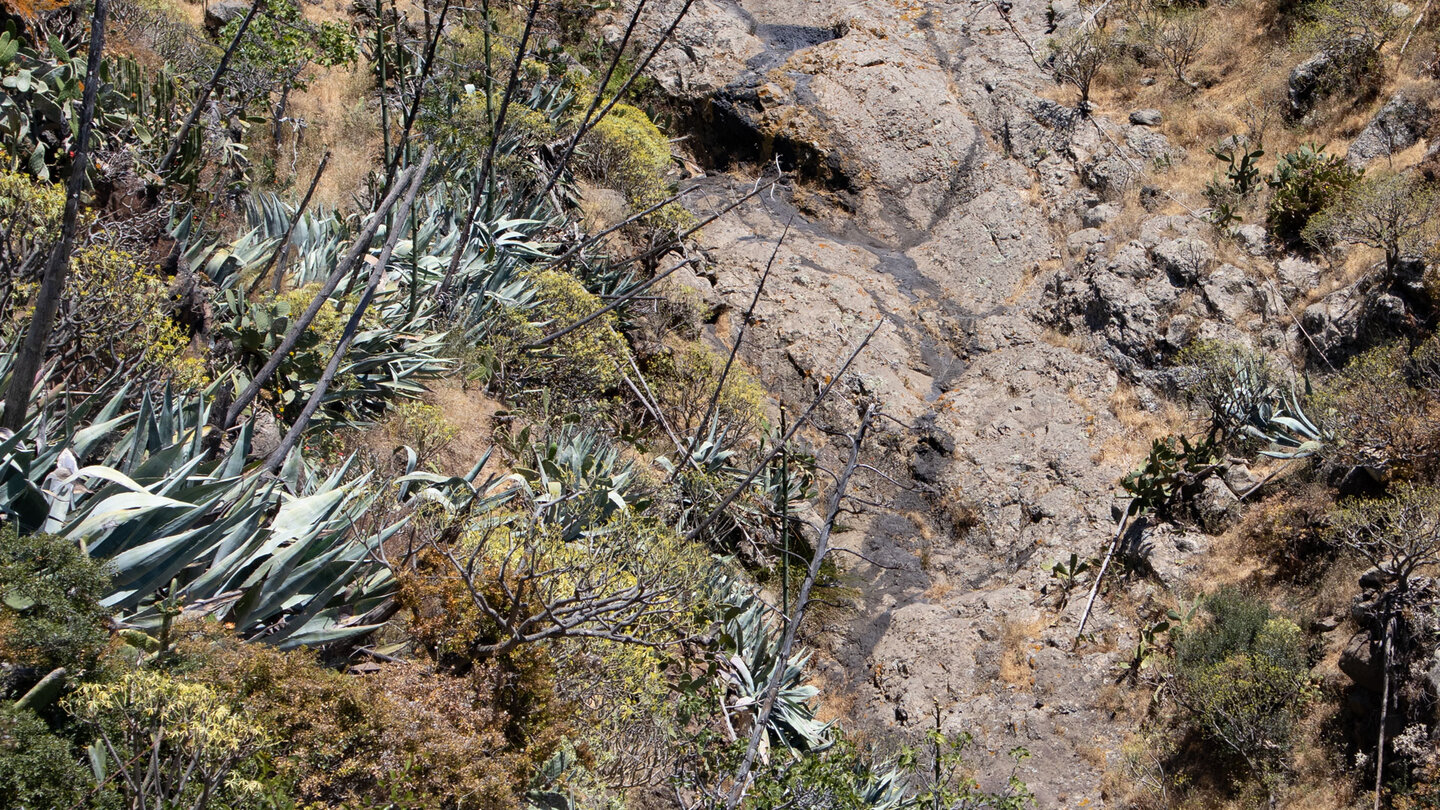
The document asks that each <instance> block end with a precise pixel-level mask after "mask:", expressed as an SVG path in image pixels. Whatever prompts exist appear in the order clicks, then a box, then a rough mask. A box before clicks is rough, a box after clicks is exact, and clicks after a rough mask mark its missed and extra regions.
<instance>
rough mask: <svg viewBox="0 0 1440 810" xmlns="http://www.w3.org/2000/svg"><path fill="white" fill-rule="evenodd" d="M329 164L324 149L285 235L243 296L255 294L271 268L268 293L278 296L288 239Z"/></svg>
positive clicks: (288, 250)
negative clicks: (270, 282) (273, 269)
mask: <svg viewBox="0 0 1440 810" xmlns="http://www.w3.org/2000/svg"><path fill="white" fill-rule="evenodd" d="M329 163H330V150H329V149H326V150H325V154H324V155H322V156H321V157H320V165H319V166H318V167H316V169H315V177H314V178H312V179H311V180H310V188H308V189H306V190H305V196H304V198H302V199H301V200H300V205H299V207H297V208H296V209H295V216H293V217H291V218H290V224H289V225H287V226H286V227H285V235H284V236H282V237H280V244H279V245H278V246H277V247H276V248H275V252H274V253H273V254H271V256H270V261H268V262H266V263H265V266H264V267H263V268H261V269H260V274H259V275H258V276H256V277H255V280H254V281H252V282H250V287H249V289H247V290H246V291H245V295H247V296H250V295H254V294H255V290H257V289H259V288H260V282H261V281H264V280H265V274H266V273H268V272H270V268H272V267H274V268H275V280H274V282H273V283H272V284H271V285H270V292H271V293H273V294H275V295H279V294H280V285H281V280H282V279H283V278H284V276H285V258H286V256H287V255H289V253H290V237H291V236H292V235H294V233H295V226H296V225H297V224H299V222H300V218H301V217H302V216H304V215H305V207H306V206H308V205H309V204H310V197H311V196H312V195H313V194H314V193H315V187H316V186H318V185H320V175H322V174H324V173H325V167H326V166H327V165H329Z"/></svg>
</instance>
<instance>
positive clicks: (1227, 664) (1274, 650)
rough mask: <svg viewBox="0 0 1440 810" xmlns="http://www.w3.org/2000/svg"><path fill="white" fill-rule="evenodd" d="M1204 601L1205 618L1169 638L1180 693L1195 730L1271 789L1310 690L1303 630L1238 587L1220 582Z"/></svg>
mask: <svg viewBox="0 0 1440 810" xmlns="http://www.w3.org/2000/svg"><path fill="white" fill-rule="evenodd" d="M1205 606H1206V610H1207V613H1208V617H1207V618H1208V620H1207V621H1205V622H1204V623H1203V624H1201V625H1200V626H1199V627H1198V628H1197V629H1195V630H1194V631H1187V632H1183V633H1180V634H1179V638H1177V639H1176V640H1175V647H1176V672H1177V675H1178V685H1179V699H1180V701H1181V704H1182V705H1183V706H1184V707H1185V708H1186V709H1187V710H1188V713H1189V716H1190V720H1191V722H1193V723H1194V724H1195V726H1196V728H1197V729H1198V730H1199V731H1200V732H1201V733H1203V734H1205V735H1206V736H1207V737H1209V738H1211V739H1212V740H1214V741H1215V742H1217V743H1220V744H1221V745H1224V746H1225V747H1226V748H1227V749H1228V750H1229V751H1230V752H1231V753H1232V754H1235V755H1238V756H1239V757H1240V758H1241V759H1242V760H1243V761H1244V762H1245V763H1246V765H1247V767H1248V768H1249V770H1250V772H1251V775H1252V776H1254V777H1255V778H1256V779H1258V780H1260V781H1261V783H1262V784H1264V785H1265V786H1266V787H1267V789H1270V790H1273V787H1274V785H1275V783H1276V781H1277V780H1278V779H1279V776H1280V774H1281V772H1282V771H1283V770H1284V768H1285V764H1286V757H1287V756H1288V755H1289V752H1290V750H1291V744H1292V740H1293V735H1294V729H1295V724H1296V723H1297V721H1298V720H1299V718H1300V715H1301V713H1302V711H1303V710H1304V708H1305V706H1306V704H1307V703H1309V701H1310V700H1312V699H1313V698H1314V695H1315V691H1314V687H1313V686H1312V685H1311V683H1310V680H1309V661H1308V655H1307V651H1306V646H1305V641H1304V637H1303V636H1302V634H1301V632H1300V628H1299V627H1297V626H1296V625H1295V623H1294V622H1292V621H1290V620H1289V619H1285V618H1281V617H1277V616H1275V615H1274V614H1273V613H1272V612H1271V610H1270V608H1269V606H1268V605H1265V604H1264V603H1263V602H1260V601H1258V600H1256V599H1254V598H1253V597H1250V596H1247V595H1245V594H1243V593H1240V592H1238V591H1233V590H1222V591H1220V592H1218V593H1217V594H1215V595H1214V596H1211V597H1210V598H1209V599H1207V600H1206V605H1205Z"/></svg>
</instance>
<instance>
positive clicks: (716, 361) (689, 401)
mask: <svg viewBox="0 0 1440 810" xmlns="http://www.w3.org/2000/svg"><path fill="white" fill-rule="evenodd" d="M725 359H726V358H725V357H724V356H722V355H720V354H719V353H717V352H716V351H715V350H714V349H711V348H710V347H708V346H706V345H704V344H703V343H700V342H698V341H697V342H693V343H687V344H684V345H683V346H682V347H680V348H678V349H676V350H674V351H671V352H667V353H665V354H662V355H660V356H658V357H657V358H655V359H654V360H653V361H652V362H651V364H650V368H649V371H650V374H651V385H652V387H653V388H654V391H655V398H656V400H657V403H658V404H659V406H660V407H661V409H662V410H664V412H665V415H666V418H667V419H668V420H669V422H670V424H671V426H672V427H674V429H675V430H676V431H677V432H678V433H679V434H680V435H681V436H693V435H695V433H696V432H697V431H699V430H701V429H702V428H707V427H708V426H707V425H701V424H700V420H701V419H703V418H704V417H705V409H706V407H707V406H708V405H709V404H710V399H711V397H713V396H715V386H716V385H717V384H719V381H720V372H721V371H722V370H723V369H724V368H725ZM714 418H715V419H716V420H717V421H718V423H719V425H720V426H721V428H720V430H721V431H722V432H723V433H724V434H725V435H726V437H727V438H728V439H729V441H730V442H732V443H739V442H742V441H744V440H745V439H746V438H748V437H750V436H752V435H753V434H754V433H755V431H756V430H757V429H758V428H759V427H760V426H761V424H762V423H763V422H764V420H765V389H764V388H763V387H762V386H761V385H760V382H759V381H758V380H756V379H755V375H754V374H752V373H751V372H750V370H749V369H747V368H745V366H744V364H743V363H742V362H740V361H738V360H737V361H736V362H735V363H733V364H732V365H731V366H730V373H729V375H728V376H727V377H726V378H725V382H724V384H723V385H721V386H720V392H719V396H718V398H717V399H716V402H715V414H714Z"/></svg>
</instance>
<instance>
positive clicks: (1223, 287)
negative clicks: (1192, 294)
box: [1200, 264, 1261, 324]
mask: <svg viewBox="0 0 1440 810" xmlns="http://www.w3.org/2000/svg"><path fill="white" fill-rule="evenodd" d="M1200 290H1201V292H1202V293H1203V294H1204V296H1205V303H1206V304H1207V305H1209V307H1210V310H1211V311H1212V312H1214V313H1215V314H1216V315H1219V316H1220V318H1221V319H1222V320H1224V321H1225V322H1226V323H1235V324H1238V323H1244V322H1245V321H1247V320H1248V319H1249V318H1250V315H1251V314H1252V313H1253V312H1255V311H1256V309H1258V307H1259V306H1260V304H1261V298H1260V295H1259V291H1258V290H1256V289H1255V282H1253V281H1251V280H1250V278H1249V277H1248V276H1246V275H1245V271H1244V270H1241V269H1240V268H1238V267H1236V266H1235V265H1233V264H1223V265H1221V266H1220V267H1219V268H1217V269H1216V270H1215V272H1213V273H1211V274H1210V275H1208V276H1206V277H1205V280H1204V281H1203V282H1201V285H1200Z"/></svg>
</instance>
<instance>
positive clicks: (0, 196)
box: [0, 150, 65, 290]
mask: <svg viewBox="0 0 1440 810" xmlns="http://www.w3.org/2000/svg"><path fill="white" fill-rule="evenodd" d="M5 163H7V161H6V159H5V155H4V152H3V150H0V221H3V222H5V223H6V227H5V231H4V233H3V235H0V271H3V275H4V279H3V281H0V283H3V284H4V285H5V287H6V289H7V290H8V289H9V288H10V285H11V284H12V283H13V282H14V279H11V278H10V274H11V273H13V272H15V270H16V269H17V268H19V266H20V263H21V262H23V261H25V259H26V258H28V257H29V256H30V254H31V253H32V252H34V251H37V250H43V249H44V248H46V247H48V246H49V245H52V244H54V243H55V241H56V240H58V239H59V238H60V215H61V213H62V212H63V211H64V208H65V187H64V186H62V185H60V184H59V183H41V182H38V181H36V180H35V179H33V178H31V177H29V176H28V175H25V174H21V173H20V172H13V171H10V170H8V169H5V168H4V164H5Z"/></svg>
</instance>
